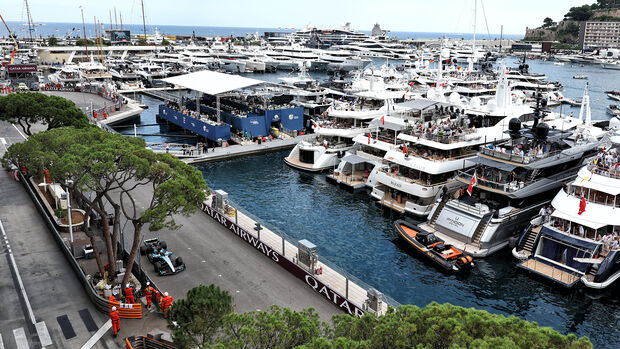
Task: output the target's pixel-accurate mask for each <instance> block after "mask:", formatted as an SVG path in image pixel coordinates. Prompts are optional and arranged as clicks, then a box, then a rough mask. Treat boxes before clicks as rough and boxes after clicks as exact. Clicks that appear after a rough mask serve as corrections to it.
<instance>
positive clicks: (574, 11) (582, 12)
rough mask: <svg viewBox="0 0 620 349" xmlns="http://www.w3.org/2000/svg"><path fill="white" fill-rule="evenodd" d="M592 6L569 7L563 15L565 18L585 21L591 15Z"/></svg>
mask: <svg viewBox="0 0 620 349" xmlns="http://www.w3.org/2000/svg"><path fill="white" fill-rule="evenodd" d="M592 14H593V12H592V7H591V6H590V5H583V6H576V7H571V8H570V10H568V13H566V14H565V15H564V19H565V20H567V19H568V20H573V21H587V20H588V19H590V18H591V17H592Z"/></svg>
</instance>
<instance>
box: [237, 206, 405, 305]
mask: <svg viewBox="0 0 620 349" xmlns="http://www.w3.org/2000/svg"><path fill="white" fill-rule="evenodd" d="M228 205H229V206H232V207H234V208H235V210H237V209H238V208H239V207H241V208H242V206H240V205H238V204H236V203H235V202H234V201H233V200H231V199H230V198H229V199H228ZM243 214H244V215H245V216H247V217H249V218H250V219H252V220H253V221H255V222H258V223H260V224H261V225H262V226H266V227H269V230H271V231H272V232H273V233H275V234H277V235H279V236H280V237H281V239H282V240H283V242H288V243H290V244H292V245H293V246H297V242H298V241H299V240H300V239H297V238H294V237H292V236H290V235H288V234H287V233H285V232H283V231H282V230H281V229H280V228H278V227H276V226H274V225H273V224H270V223H269V222H265V221H264V220H263V219H261V218H259V217H257V216H255V215H254V214H252V213H249V212H248V211H247V210H243ZM282 255H283V256H284V257H287V258H294V257H296V256H295V255H289V254H288V253H286V252H285V253H283V254H282ZM319 262H320V264H324V265H326V266H328V267H330V268H331V269H332V270H334V271H336V272H337V273H339V274H340V275H342V276H343V277H344V278H345V279H346V281H345V282H346V283H348V282H353V283H355V284H357V285H358V286H360V287H361V288H363V289H365V290H369V289H371V288H377V287H378V286H377V287H372V286H371V285H369V284H368V283H366V282H364V281H362V280H361V279H360V278H358V277H357V276H355V275H353V274H351V273H349V272H347V271H346V270H344V269H342V268H341V267H339V266H337V265H336V264H334V263H332V262H330V261H329V260H327V259H326V258H323V257H320V258H319ZM345 296H346V295H345ZM382 298H383V301H384V302H385V303H387V304H388V305H390V306H392V307H394V308H397V307H399V306H400V305H401V304H400V303H399V302H398V301H396V300H395V299H393V298H392V297H390V296H388V295H385V294H383V296H382Z"/></svg>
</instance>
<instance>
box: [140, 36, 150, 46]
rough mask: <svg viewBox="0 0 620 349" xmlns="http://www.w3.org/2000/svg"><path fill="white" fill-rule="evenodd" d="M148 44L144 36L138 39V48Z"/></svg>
mask: <svg viewBox="0 0 620 349" xmlns="http://www.w3.org/2000/svg"><path fill="white" fill-rule="evenodd" d="M148 44H149V43H148V42H147V41H146V38H145V37H144V36H141V37H140V38H139V39H138V46H147V45H148Z"/></svg>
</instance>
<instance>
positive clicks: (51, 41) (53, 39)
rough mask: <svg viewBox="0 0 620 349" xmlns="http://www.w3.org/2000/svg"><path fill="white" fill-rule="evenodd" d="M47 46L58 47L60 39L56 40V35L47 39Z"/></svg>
mask: <svg viewBox="0 0 620 349" xmlns="http://www.w3.org/2000/svg"><path fill="white" fill-rule="evenodd" d="M47 45H48V46H57V45H58V39H56V37H55V36H54V35H52V36H50V38H49V39H47Z"/></svg>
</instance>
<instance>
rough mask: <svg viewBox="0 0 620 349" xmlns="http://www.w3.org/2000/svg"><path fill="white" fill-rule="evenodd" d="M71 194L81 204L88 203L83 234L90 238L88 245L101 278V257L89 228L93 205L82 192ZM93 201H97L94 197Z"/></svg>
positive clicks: (75, 191) (102, 271) (74, 191)
mask: <svg viewBox="0 0 620 349" xmlns="http://www.w3.org/2000/svg"><path fill="white" fill-rule="evenodd" d="M72 192H73V193H74V194H75V195H79V196H80V197H81V198H82V201H83V202H87V203H88V207H87V208H86V213H85V214H84V232H85V233H86V235H87V236H88V237H89V238H90V244H91V245H92V246H93V253H94V254H95V260H96V261H97V268H98V269H99V272H100V273H101V276H103V273H104V269H103V264H101V257H100V256H99V250H98V249H97V245H96V244H95V235H94V234H93V233H92V231H91V228H90V213H91V212H92V211H93V205H94V203H93V202H91V201H89V200H88V198H87V197H86V196H85V195H84V194H82V192H80V191H79V190H72ZM95 199H96V200H97V199H98V197H95Z"/></svg>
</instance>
